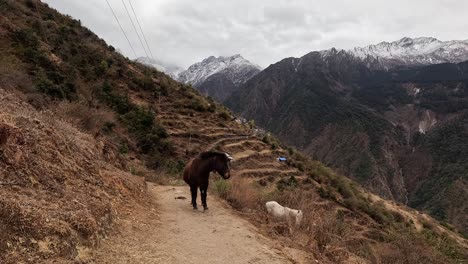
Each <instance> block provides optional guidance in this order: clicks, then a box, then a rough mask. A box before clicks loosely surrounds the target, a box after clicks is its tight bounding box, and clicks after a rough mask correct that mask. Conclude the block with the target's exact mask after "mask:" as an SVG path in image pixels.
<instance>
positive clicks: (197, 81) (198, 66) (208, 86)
mask: <svg viewBox="0 0 468 264" xmlns="http://www.w3.org/2000/svg"><path fill="white" fill-rule="evenodd" d="M137 61H139V62H141V63H144V64H146V65H149V66H152V67H155V68H156V69H158V70H160V71H163V72H165V73H167V74H169V75H170V76H171V77H173V78H174V79H175V80H178V81H180V82H183V83H187V84H191V85H192V86H193V87H195V88H196V89H197V90H199V91H200V92H201V93H202V94H204V95H206V96H211V97H213V98H214V99H216V100H218V101H220V102H222V101H224V100H225V99H226V98H227V97H228V96H229V95H231V93H232V92H234V91H235V90H237V89H238V88H239V87H240V86H241V85H243V84H244V83H245V82H247V81H248V80H249V79H250V78H252V77H253V76H255V75H256V74H257V73H259V72H260V71H261V68H260V66H258V65H255V64H253V63H251V62H250V61H248V60H246V59H244V58H243V57H242V56H241V55H239V54H237V55H234V56H229V57H223V56H220V57H214V56H210V57H208V58H206V59H204V60H202V61H201V62H197V63H195V64H193V65H191V66H190V67H189V68H188V69H187V70H185V71H184V70H181V69H180V68H178V67H168V66H164V64H162V63H156V62H154V61H152V60H150V59H148V58H139V59H137Z"/></svg>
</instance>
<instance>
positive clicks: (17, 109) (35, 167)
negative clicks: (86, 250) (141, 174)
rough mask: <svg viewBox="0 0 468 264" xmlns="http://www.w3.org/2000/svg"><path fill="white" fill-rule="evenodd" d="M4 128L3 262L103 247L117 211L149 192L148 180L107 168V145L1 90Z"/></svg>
mask: <svg viewBox="0 0 468 264" xmlns="http://www.w3.org/2000/svg"><path fill="white" fill-rule="evenodd" d="M0 127H2V128H5V129H3V130H2V131H4V132H5V131H6V132H5V133H3V134H5V135H7V136H6V138H7V140H3V146H2V148H1V150H0V154H1V155H0V183H1V184H2V185H0V197H2V199H0V232H1V234H2V236H1V237H0V258H1V259H2V260H8V262H7V263H20V262H27V263H41V261H42V260H44V259H48V260H53V259H57V258H60V259H61V261H60V263H67V262H70V261H72V260H74V259H75V258H76V257H77V250H78V249H77V248H78V247H83V246H85V247H89V246H92V245H96V243H97V241H98V239H99V237H100V236H102V235H103V234H105V233H106V231H107V229H108V228H109V227H110V226H111V225H112V223H113V219H115V216H116V208H117V207H119V206H121V205H122V204H123V202H124V201H125V202H126V203H128V204H132V202H133V203H135V202H137V201H139V200H140V199H141V196H140V195H143V194H144V192H145V186H144V184H143V180H142V178H137V177H135V176H132V175H130V174H129V173H126V172H124V171H122V170H119V169H117V168H116V167H115V166H113V165H111V164H109V163H108V162H107V161H106V160H107V159H106V150H105V144H104V143H103V142H98V141H96V140H95V139H94V137H92V136H90V135H88V134H84V133H82V132H80V131H79V130H77V129H76V128H75V127H74V126H73V125H70V124H69V123H66V122H63V121H61V120H58V119H57V117H56V116H55V115H54V114H53V113H52V112H49V111H44V112H37V111H36V110H35V109H33V108H32V107H31V106H30V105H28V104H25V103H23V102H22V101H21V100H18V98H17V97H16V96H15V95H14V94H9V93H7V92H5V91H4V90H1V89H0ZM6 128H7V129H6ZM4 137H5V136H4ZM107 152H108V150H107ZM2 263H4V262H2Z"/></svg>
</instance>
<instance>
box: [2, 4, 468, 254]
mask: <svg viewBox="0 0 468 264" xmlns="http://www.w3.org/2000/svg"><path fill="white" fill-rule="evenodd" d="M0 11H1V16H0V36H1V38H0V51H1V53H2V56H1V57H0V60H1V66H2V67H1V68H0V80H1V82H0V83H1V85H2V90H0V98H1V100H2V101H1V102H2V104H1V105H0V110H1V112H0V113H1V114H0V148H1V152H0V154H1V156H0V164H1V168H2V170H1V172H0V195H1V196H2V200H1V201H0V230H1V231H2V234H3V235H2V237H1V238H0V259H1V260H2V261H3V260H5V261H4V262H6V263H50V262H58V263H77V262H78V263H79V262H84V261H86V259H87V257H89V256H91V255H92V254H91V253H92V252H94V251H98V249H96V248H97V247H99V244H100V243H101V241H102V240H103V238H106V237H108V235H109V229H110V228H112V227H114V231H116V232H118V231H119V230H118V228H119V227H121V225H120V224H121V223H122V221H124V220H125V221H130V222H132V221H135V225H136V224H137V221H138V219H135V218H132V217H130V218H127V215H126V213H129V214H130V216H132V215H133V214H134V213H136V212H138V211H140V212H141V211H146V212H152V214H156V215H157V214H158V207H157V206H155V205H154V204H153V203H151V202H150V201H148V195H147V192H146V185H145V182H144V181H143V178H144V179H145V180H146V181H154V182H158V183H165V184H176V183H180V172H181V170H182V168H183V166H184V164H185V162H187V161H188V160H189V159H190V158H192V157H193V156H195V155H196V154H198V153H199V152H201V151H204V150H207V149H219V150H224V151H228V152H229V153H231V154H232V155H233V157H234V158H236V162H235V164H233V169H234V171H233V174H235V176H234V177H233V179H232V180H230V181H222V180H217V179H216V178H213V182H212V184H211V186H212V189H211V190H210V192H213V193H216V194H217V195H218V196H219V197H221V198H224V199H226V201H227V202H228V203H229V204H230V206H231V207H232V208H233V209H237V210H238V211H239V215H241V216H243V217H245V218H246V219H248V220H249V221H251V223H252V224H254V225H256V226H257V227H258V228H259V229H258V230H259V232H262V234H263V235H264V236H267V237H272V238H275V239H278V240H280V241H281V243H284V244H286V245H287V246H288V247H290V248H293V249H298V250H302V251H305V252H308V253H309V254H312V255H313V256H314V259H318V260H322V262H325V263H340V262H341V263H349V262H350V261H355V262H358V261H360V262H361V263H362V262H368V263H378V262H384V263H385V262H387V263H399V262H400V263H414V262H426V263H456V262H460V261H464V260H466V259H467V256H466V252H467V251H466V241H465V240H464V239H462V238H461V237H459V236H458V235H457V234H456V233H455V232H453V231H451V230H449V229H448V228H445V227H443V226H441V225H439V224H438V223H437V221H434V220H433V219H432V218H430V217H428V216H425V215H420V214H419V213H417V212H415V211H412V210H409V209H407V208H404V207H400V206H397V205H396V204H392V203H391V202H387V201H384V200H380V199H379V198H375V197H373V196H371V195H370V194H368V193H366V192H365V191H363V190H362V189H361V188H360V187H359V186H358V185H356V184H355V183H353V182H352V181H349V180H347V179H346V178H344V177H342V176H341V175H339V174H337V173H335V172H333V171H332V170H330V169H329V168H327V167H325V166H323V165H322V164H321V163H320V162H317V161H312V160H310V159H307V158H305V157H303V156H302V155H301V154H300V153H299V152H297V151H294V150H293V149H291V148H289V149H288V148H287V147H286V146H282V144H281V143H280V142H278V141H277V140H276V139H274V138H273V137H271V136H269V135H268V134H265V135H264V134H259V130H256V129H255V127H254V126H253V125H252V124H245V123H243V121H242V119H235V118H234V117H233V116H232V114H231V113H230V112H229V111H228V110H227V109H225V108H224V107H223V106H221V105H218V104H216V103H214V102H213V101H210V100H209V99H207V98H204V97H203V96H201V95H200V94H199V93H198V92H197V91H196V90H194V89H193V88H191V87H190V86H189V85H184V84H181V83H177V82H175V81H174V80H172V79H171V78H169V77H168V76H167V75H165V74H163V73H161V72H158V71H156V70H154V69H151V68H148V67H145V66H143V65H140V64H138V63H135V62H132V61H130V60H128V59H126V58H124V57H122V56H121V55H119V54H118V53H116V52H115V50H114V48H113V47H111V46H108V45H107V44H106V43H105V42H104V41H102V40H101V39H99V38H98V37H97V36H96V35H94V34H93V33H92V32H90V31H89V30H88V29H86V28H83V27H82V26H81V25H80V23H79V21H76V20H73V19H71V18H69V17H67V16H64V15H61V14H59V13H57V12H56V11H55V10H52V9H50V8H48V7H47V5H45V4H43V3H41V2H39V1H34V0H27V1H13V0H9V1H0ZM279 155H284V156H288V160H289V161H288V163H278V162H277V160H276V158H277V157H278V156H279ZM266 200H277V201H279V202H281V203H282V204H285V205H288V206H290V207H294V208H301V209H302V210H304V212H308V214H307V215H306V216H305V217H306V219H308V221H304V223H303V224H302V225H301V226H300V227H299V231H300V232H295V233H290V232H289V229H288V228H287V226H286V225H285V224H284V223H280V222H277V221H275V220H274V219H271V218H268V217H267V216H266V215H265V210H264V208H263V205H264V202H265V201H266ZM187 206H188V205H187ZM214 213H216V212H214ZM114 223H117V224H118V225H114ZM158 228H161V227H158ZM162 228H164V227H162ZM115 229H117V230H115ZM156 230H157V229H156ZM152 235H155V234H152ZM132 239H133V240H132V241H135V239H136V237H133V238H132ZM408 248H411V249H417V250H410V251H409V250H408ZM139 249H142V248H139ZM90 254H91V255H90ZM107 254H109V255H108V257H111V254H112V253H111V252H107ZM172 254H177V252H174V253H172Z"/></svg>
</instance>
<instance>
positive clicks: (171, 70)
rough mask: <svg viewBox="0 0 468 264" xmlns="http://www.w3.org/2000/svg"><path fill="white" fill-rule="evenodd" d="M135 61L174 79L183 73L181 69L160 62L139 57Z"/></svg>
mask: <svg viewBox="0 0 468 264" xmlns="http://www.w3.org/2000/svg"><path fill="white" fill-rule="evenodd" d="M136 61H137V62H139V63H142V64H145V65H147V66H151V67H153V68H156V69H157V70H158V71H162V72H164V73H166V74H167V75H169V76H171V77H172V78H174V79H177V75H179V73H181V72H183V71H184V69H182V68H181V67H179V66H177V65H173V64H170V63H164V62H161V61H158V60H155V59H152V58H148V57H139V58H137V59H136Z"/></svg>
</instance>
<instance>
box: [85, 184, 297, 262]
mask: <svg viewBox="0 0 468 264" xmlns="http://www.w3.org/2000/svg"><path fill="white" fill-rule="evenodd" d="M148 188H149V191H150V192H151V194H152V195H153V197H154V199H155V203H156V204H157V205H156V208H154V209H152V210H151V211H150V212H148V211H143V210H141V212H137V213H135V212H131V213H129V215H128V216H126V217H124V219H122V220H121V221H120V222H121V224H120V225H121V226H120V227H119V228H118V230H120V231H119V233H118V234H114V235H111V237H109V238H108V239H107V240H105V241H104V242H103V243H102V245H101V247H100V248H99V249H98V252H96V253H95V254H94V260H95V261H96V263H184V264H185V263H214V264H216V263H243V264H244V263H305V261H304V258H303V256H301V253H298V252H297V251H296V250H291V249H286V248H284V247H282V246H280V245H279V244H277V243H275V242H273V241H271V240H270V239H268V238H266V237H264V236H262V235H260V234H259V233H258V232H257V231H256V228H255V227H254V226H253V225H251V224H250V223H249V222H247V221H246V220H244V219H242V218H240V217H239V216H237V215H235V214H233V213H232V212H231V211H230V210H229V208H227V207H226V206H225V205H224V204H222V203H221V202H219V201H217V199H216V198H214V197H213V196H208V206H209V207H210V209H209V210H208V211H207V212H203V211H202V210H199V211H194V210H192V208H191V206H190V205H189V196H190V195H189V191H188V188H185V187H172V186H155V185H149V186H148ZM176 197H186V199H175V198H176Z"/></svg>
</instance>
